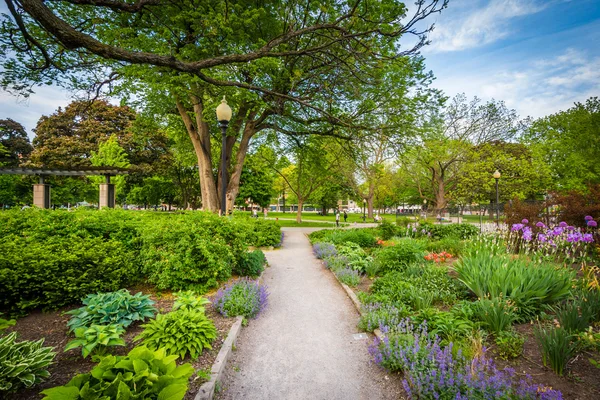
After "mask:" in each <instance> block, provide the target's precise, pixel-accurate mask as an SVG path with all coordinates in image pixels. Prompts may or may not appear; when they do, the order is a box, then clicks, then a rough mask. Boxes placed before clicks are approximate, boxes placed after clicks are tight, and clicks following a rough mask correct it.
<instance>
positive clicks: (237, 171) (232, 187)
mask: <svg viewBox="0 0 600 400" xmlns="http://www.w3.org/2000/svg"><path fill="white" fill-rule="evenodd" d="M255 133H256V130H255V127H254V122H248V123H246V126H245V127H244V133H243V134H242V140H241V141H240V144H239V146H238V150H237V155H236V160H235V165H234V168H233V173H232V174H231V176H230V178H229V181H228V183H227V209H228V210H233V205H234V204H235V199H236V198H237V196H238V194H239V193H240V179H241V177H242V170H243V168H244V161H245V160H246V155H247V154H248V147H249V146H250V139H251V138H252V136H254V134H255ZM219 186H220V184H219Z"/></svg>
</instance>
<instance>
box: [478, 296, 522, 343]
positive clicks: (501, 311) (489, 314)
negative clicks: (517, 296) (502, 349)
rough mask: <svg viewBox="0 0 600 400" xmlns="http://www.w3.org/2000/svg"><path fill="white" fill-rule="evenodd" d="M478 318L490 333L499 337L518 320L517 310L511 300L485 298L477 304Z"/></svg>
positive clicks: (500, 297) (499, 297)
mask: <svg viewBox="0 0 600 400" xmlns="http://www.w3.org/2000/svg"><path fill="white" fill-rule="evenodd" d="M475 305H476V306H475V310H476V316H477V317H478V318H479V320H480V321H482V322H483V325H484V326H485V327H487V328H488V330H489V331H491V332H494V333H495V334H496V335H499V334H500V333H501V332H503V331H506V330H507V329H509V328H510V327H511V325H512V323H513V322H515V321H516V319H517V308H516V307H515V306H514V304H513V303H512V301H511V300H510V299H504V298H502V295H500V296H498V297H493V298H488V297H484V298H481V299H479V301H477V302H476V303H475Z"/></svg>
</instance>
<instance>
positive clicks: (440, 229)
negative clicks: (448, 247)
mask: <svg viewBox="0 0 600 400" xmlns="http://www.w3.org/2000/svg"><path fill="white" fill-rule="evenodd" d="M421 230H425V232H426V235H427V236H429V237H430V238H431V239H433V240H440V239H444V238H449V237H453V238H456V239H470V238H472V237H473V236H475V235H478V234H479V233H480V232H479V227H477V226H476V225H473V224H431V223H427V222H425V223H421V224H420V225H419V228H418V229H417V231H418V232H420V231H421Z"/></svg>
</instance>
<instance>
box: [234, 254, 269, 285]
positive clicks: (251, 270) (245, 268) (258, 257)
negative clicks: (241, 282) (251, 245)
mask: <svg viewBox="0 0 600 400" xmlns="http://www.w3.org/2000/svg"><path fill="white" fill-rule="evenodd" d="M266 263H267V259H266V257H265V253H263V252H262V250H254V251H251V252H248V253H245V254H244V255H243V256H242V257H240V260H239V261H238V262H237V265H236V266H235V268H234V269H233V272H234V273H236V274H238V275H240V276H249V277H252V278H256V277H258V276H259V275H260V274H261V273H262V272H263V271H264V266H265V264H266Z"/></svg>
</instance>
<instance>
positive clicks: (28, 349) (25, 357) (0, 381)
mask: <svg viewBox="0 0 600 400" xmlns="http://www.w3.org/2000/svg"><path fill="white" fill-rule="evenodd" d="M16 338H17V333H16V332H11V333H9V334H8V335H6V336H4V337H0V394H2V393H3V392H14V391H16V390H18V389H20V388H22V387H31V386H33V385H35V384H37V383H39V382H41V381H42V379H45V378H48V377H49V376H50V374H49V373H48V370H47V368H48V366H49V365H50V363H51V362H52V360H54V356H55V355H56V353H54V352H53V351H52V350H53V348H52V347H42V345H43V344H44V339H40V340H38V341H36V342H30V341H24V342H18V343H17V342H16V341H15V339H16Z"/></svg>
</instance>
